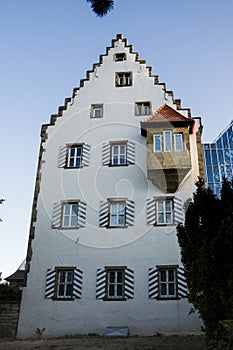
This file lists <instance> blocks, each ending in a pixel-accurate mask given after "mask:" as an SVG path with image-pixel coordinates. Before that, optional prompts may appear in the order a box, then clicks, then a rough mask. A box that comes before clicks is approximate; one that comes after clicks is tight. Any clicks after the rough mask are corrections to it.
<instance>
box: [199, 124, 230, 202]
mask: <svg viewBox="0 0 233 350" xmlns="http://www.w3.org/2000/svg"><path fill="white" fill-rule="evenodd" d="M203 157H204V168H205V180H206V187H210V188H211V190H212V191H213V192H214V193H215V194H216V195H217V196H219V195H220V189H221V183H222V180H223V178H224V176H225V177H226V178H227V179H228V180H231V179H232V176H233V120H232V121H231V123H230V125H228V127H227V128H226V129H225V130H224V131H223V132H222V133H220V135H219V136H218V137H217V139H215V141H214V142H213V143H204V144H203Z"/></svg>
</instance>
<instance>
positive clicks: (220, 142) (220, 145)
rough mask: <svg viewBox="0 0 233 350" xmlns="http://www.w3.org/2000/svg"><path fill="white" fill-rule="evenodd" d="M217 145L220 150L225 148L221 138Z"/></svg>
mask: <svg viewBox="0 0 233 350" xmlns="http://www.w3.org/2000/svg"><path fill="white" fill-rule="evenodd" d="M216 144H217V148H219V149H222V148H223V147H222V138H221V137H220V138H219V139H218V140H217V142H216Z"/></svg>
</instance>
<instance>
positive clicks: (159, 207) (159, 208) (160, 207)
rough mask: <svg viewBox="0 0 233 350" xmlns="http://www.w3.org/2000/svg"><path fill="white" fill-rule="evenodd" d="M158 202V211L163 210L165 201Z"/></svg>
mask: <svg viewBox="0 0 233 350" xmlns="http://www.w3.org/2000/svg"><path fill="white" fill-rule="evenodd" d="M157 203H158V211H159V212H161V211H162V212H163V202H157Z"/></svg>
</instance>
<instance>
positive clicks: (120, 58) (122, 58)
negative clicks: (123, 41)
mask: <svg viewBox="0 0 233 350" xmlns="http://www.w3.org/2000/svg"><path fill="white" fill-rule="evenodd" d="M113 59H114V61H116V62H120V61H125V60H126V54H125V53H124V52H121V53H116V54H115V55H114V57H113Z"/></svg>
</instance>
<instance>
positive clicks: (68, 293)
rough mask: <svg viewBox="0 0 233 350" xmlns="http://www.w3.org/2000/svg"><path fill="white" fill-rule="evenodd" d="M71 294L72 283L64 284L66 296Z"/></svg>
mask: <svg viewBox="0 0 233 350" xmlns="http://www.w3.org/2000/svg"><path fill="white" fill-rule="evenodd" d="M72 295H73V285H72V284H67V285H66V296H67V297H71V296H72Z"/></svg>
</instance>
